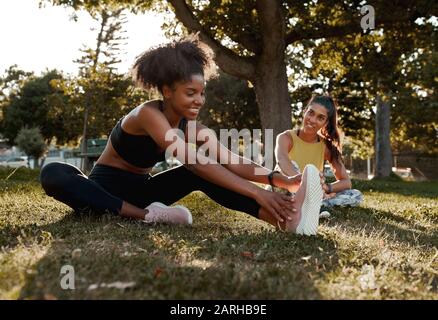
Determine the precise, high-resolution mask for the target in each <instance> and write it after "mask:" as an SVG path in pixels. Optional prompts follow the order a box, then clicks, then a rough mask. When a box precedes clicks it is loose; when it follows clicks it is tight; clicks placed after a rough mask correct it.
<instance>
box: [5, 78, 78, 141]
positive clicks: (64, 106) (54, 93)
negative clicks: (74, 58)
mask: <svg viewBox="0 0 438 320" xmlns="http://www.w3.org/2000/svg"><path fill="white" fill-rule="evenodd" d="M64 80H65V79H64V77H63V75H62V74H61V73H60V72H58V71H56V70H51V71H46V72H45V73H43V74H42V75H41V76H29V77H28V78H27V79H22V80H20V84H19V85H18V84H17V85H14V86H12V87H11V84H9V85H8V88H11V89H9V94H8V95H7V97H6V99H5V100H4V103H3V120H2V123H1V130H2V133H3V135H4V137H5V138H6V139H8V141H9V143H10V144H12V143H13V142H14V141H15V138H16V137H17V135H18V132H19V131H20V130H21V129H22V128H23V127H25V126H29V127H39V128H41V133H42V135H43V137H44V140H45V141H46V142H47V143H49V142H50V141H51V140H52V139H53V138H56V139H57V140H58V141H60V142H63V141H69V140H71V139H73V138H74V137H75V136H77V132H75V131H74V128H75V125H74V114H72V113H71V109H70V107H71V105H70V104H69V102H70V101H69V97H68V96H67V95H66V94H65V92H64V91H63V89H62V88H61V87H60V86H59V84H60V83H61V82H63V81H64ZM5 91H7V90H5ZM66 128H69V130H66Z"/></svg>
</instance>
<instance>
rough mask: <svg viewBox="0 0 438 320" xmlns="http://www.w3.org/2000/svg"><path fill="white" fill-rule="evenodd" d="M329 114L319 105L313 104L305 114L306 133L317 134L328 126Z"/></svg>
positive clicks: (304, 125) (304, 127)
mask: <svg viewBox="0 0 438 320" xmlns="http://www.w3.org/2000/svg"><path fill="white" fill-rule="evenodd" d="M327 120H328V112H327V109H326V108H325V107H324V106H322V105H320V104H318V103H312V104H310V105H309V106H308V107H307V108H306V111H305V112H304V116H303V130H304V131H305V132H306V133H315V134H316V133H317V132H318V131H319V130H320V129H321V128H323V127H324V126H325V125H326V124H327Z"/></svg>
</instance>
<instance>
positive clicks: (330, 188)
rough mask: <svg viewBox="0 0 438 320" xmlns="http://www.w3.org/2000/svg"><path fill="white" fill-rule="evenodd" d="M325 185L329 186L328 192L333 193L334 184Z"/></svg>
mask: <svg viewBox="0 0 438 320" xmlns="http://www.w3.org/2000/svg"><path fill="white" fill-rule="evenodd" d="M325 185H326V186H327V188H328V193H332V192H333V187H332V185H331V184H330V183H326V184H325Z"/></svg>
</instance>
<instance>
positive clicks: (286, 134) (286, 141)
mask: <svg viewBox="0 0 438 320" xmlns="http://www.w3.org/2000/svg"><path fill="white" fill-rule="evenodd" d="M277 144H279V145H280V146H281V147H285V148H287V150H288V151H290V149H292V147H293V145H294V141H293V139H292V136H291V130H285V131H283V132H282V133H280V134H278V136H277Z"/></svg>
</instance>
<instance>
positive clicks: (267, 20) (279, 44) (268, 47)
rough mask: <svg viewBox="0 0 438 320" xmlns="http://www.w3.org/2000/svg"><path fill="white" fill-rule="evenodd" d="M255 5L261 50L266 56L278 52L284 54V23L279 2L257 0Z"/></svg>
mask: <svg viewBox="0 0 438 320" xmlns="http://www.w3.org/2000/svg"><path fill="white" fill-rule="evenodd" d="M256 5H257V13H258V16H259V19H260V29H261V30H262V39H263V52H264V53H265V54H268V56H272V54H273V55H276V53H278V52H281V54H282V55H284V50H285V46H286V44H285V42H284V39H285V33H286V25H285V22H284V16H283V13H282V12H281V10H282V8H281V6H280V4H279V3H278V2H277V1H271V0H257V2H256ZM268 52H270V53H272V54H269V53H268Z"/></svg>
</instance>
